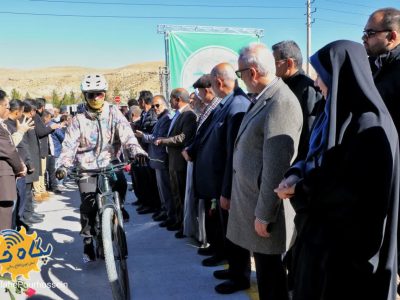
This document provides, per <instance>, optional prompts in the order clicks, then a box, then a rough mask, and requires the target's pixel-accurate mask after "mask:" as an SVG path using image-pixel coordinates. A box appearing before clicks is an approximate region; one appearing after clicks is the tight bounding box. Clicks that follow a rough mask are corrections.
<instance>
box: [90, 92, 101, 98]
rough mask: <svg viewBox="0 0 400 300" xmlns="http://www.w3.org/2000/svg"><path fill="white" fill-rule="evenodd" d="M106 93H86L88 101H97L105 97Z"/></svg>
mask: <svg viewBox="0 0 400 300" xmlns="http://www.w3.org/2000/svg"><path fill="white" fill-rule="evenodd" d="M103 95H104V92H93V93H86V99H95V98H96V97H100V96H103Z"/></svg>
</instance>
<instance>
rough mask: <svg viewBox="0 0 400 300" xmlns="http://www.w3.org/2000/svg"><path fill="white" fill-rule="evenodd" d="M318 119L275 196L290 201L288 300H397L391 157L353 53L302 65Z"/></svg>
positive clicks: (386, 122)
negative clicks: (318, 102) (316, 90)
mask: <svg viewBox="0 0 400 300" xmlns="http://www.w3.org/2000/svg"><path fill="white" fill-rule="evenodd" d="M311 64H312V65H313V67H314V69H315V70H316V72H317V73H318V78H317V79H316V84H317V85H319V86H320V88H321V90H322V92H323V94H324V96H325V99H326V104H325V110H324V111H323V112H322V113H321V114H320V115H319V117H318V118H317V120H316V121H315V124H314V128H313V131H312V134H311V138H310V149H309V152H308V155H307V158H306V160H304V161H300V162H298V163H296V165H294V166H293V167H292V168H291V169H290V170H289V171H288V173H287V174H286V178H285V179H284V180H283V181H282V182H281V184H280V185H279V187H278V188H277V189H276V190H275V191H276V192H277V193H278V195H279V197H280V198H281V199H285V198H291V202H292V205H293V207H294V208H295V210H296V218H295V222H296V228H297V231H298V236H297V239H296V243H295V246H294V248H293V270H292V271H293V276H294V286H293V300H314V299H324V300H330V299H332V300H339V299H340V300H347V299H352V300H353V299H371V300H386V299H393V300H394V299H396V276H397V256H396V255H397V218H398V211H399V210H398V205H399V181H400V178H399V148H398V135H397V132H396V129H395V127H394V125H393V121H392V119H391V118H390V115H389V113H388V111H387V109H386V107H385V105H384V103H383V101H382V98H381V97H380V95H379V93H378V91H377V89H376V88H375V85H374V82H373V79H372V75H371V70H370V68H369V64H368V60H367V54H366V52H365V50H364V47H363V46H362V45H361V44H358V43H355V42H350V41H336V42H333V43H331V44H328V45H327V46H325V47H324V48H322V49H321V50H319V51H318V52H317V53H316V54H315V55H313V56H312V57H311Z"/></svg>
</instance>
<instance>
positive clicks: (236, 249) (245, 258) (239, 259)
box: [225, 239, 261, 299]
mask: <svg viewBox="0 0 400 300" xmlns="http://www.w3.org/2000/svg"><path fill="white" fill-rule="evenodd" d="M225 243H226V255H227V258H228V263H229V274H230V276H231V280H232V281H234V282H237V283H239V284H241V283H243V284H250V274H251V262H250V251H249V250H247V249H245V248H242V247H240V246H239V245H236V244H235V243H232V242H231V241H230V240H229V239H226V241H225ZM260 299H261V298H260Z"/></svg>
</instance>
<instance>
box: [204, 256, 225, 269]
mask: <svg viewBox="0 0 400 300" xmlns="http://www.w3.org/2000/svg"><path fill="white" fill-rule="evenodd" d="M225 262H226V259H224V258H221V257H219V256H216V255H214V256H211V257H209V258H206V259H204V260H203V261H202V262H201V264H202V265H203V266H205V267H216V266H220V265H223V264H224V263H225Z"/></svg>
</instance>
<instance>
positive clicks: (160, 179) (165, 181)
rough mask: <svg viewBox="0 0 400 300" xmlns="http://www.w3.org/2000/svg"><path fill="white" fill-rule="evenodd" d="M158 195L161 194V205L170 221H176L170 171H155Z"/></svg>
mask: <svg viewBox="0 0 400 300" xmlns="http://www.w3.org/2000/svg"><path fill="white" fill-rule="evenodd" d="M155 172H156V179H157V187H158V193H159V194H160V200H161V205H162V206H163V208H164V209H165V211H166V213H167V216H168V219H171V220H173V221H176V220H175V219H174V218H175V205H174V202H173V201H172V194H171V182H170V179H169V171H168V169H155Z"/></svg>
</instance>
